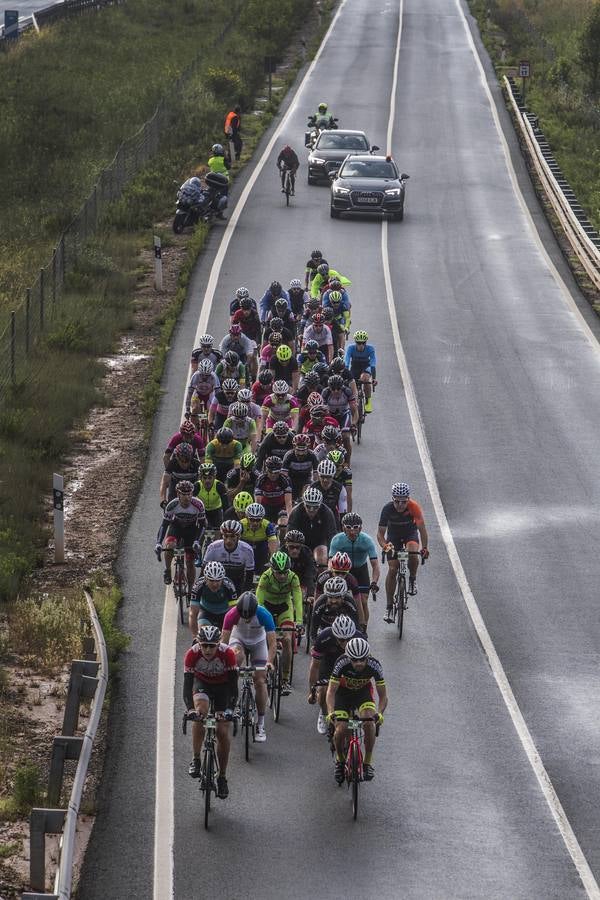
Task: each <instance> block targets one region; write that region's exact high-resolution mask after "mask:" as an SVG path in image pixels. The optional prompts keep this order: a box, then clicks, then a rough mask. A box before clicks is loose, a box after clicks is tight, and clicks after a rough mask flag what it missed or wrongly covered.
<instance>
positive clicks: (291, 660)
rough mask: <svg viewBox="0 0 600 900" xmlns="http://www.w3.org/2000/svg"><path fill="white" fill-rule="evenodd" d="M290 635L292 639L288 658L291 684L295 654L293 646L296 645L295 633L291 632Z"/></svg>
mask: <svg viewBox="0 0 600 900" xmlns="http://www.w3.org/2000/svg"><path fill="white" fill-rule="evenodd" d="M290 637H291V639H292V656H291V658H290V684H291V683H292V678H293V677H294V656H295V653H294V647H295V646H296V635H295V634H291V635H290Z"/></svg>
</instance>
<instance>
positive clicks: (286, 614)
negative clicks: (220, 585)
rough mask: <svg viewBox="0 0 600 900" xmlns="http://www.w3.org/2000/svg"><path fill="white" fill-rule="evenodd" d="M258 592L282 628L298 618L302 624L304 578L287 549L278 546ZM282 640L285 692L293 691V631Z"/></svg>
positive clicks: (259, 598)
mask: <svg viewBox="0 0 600 900" xmlns="http://www.w3.org/2000/svg"><path fill="white" fill-rule="evenodd" d="M256 596H257V598H258V602H259V603H260V605H261V606H264V607H265V608H266V609H268V611H269V612H270V613H271V615H272V616H273V618H274V619H275V624H276V625H277V627H278V628H284V627H290V626H293V625H294V623H295V622H296V623H298V624H299V625H302V591H301V590H300V581H299V579H298V576H297V575H296V574H295V572H292V571H291V563H290V558H289V556H288V555H287V553H284V552H283V550H278V551H277V552H276V553H274V554H273V556H272V557H271V559H270V560H269V568H268V569H266V571H265V572H263V574H262V575H261V576H260V579H259V582H258V585H257V588H256ZM281 642H282V650H283V653H282V658H281V664H282V670H283V690H282V693H283V694H284V695H287V694H289V693H291V687H290V671H291V665H292V650H293V645H292V639H291V632H289V631H285V632H284V633H283V635H282V638H281Z"/></svg>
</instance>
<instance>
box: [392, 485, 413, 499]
mask: <svg viewBox="0 0 600 900" xmlns="http://www.w3.org/2000/svg"><path fill="white" fill-rule="evenodd" d="M409 497H410V488H409V486H408V485H407V484H406V482H404V481H397V482H396V483H395V484H393V485H392V500H408V498H409Z"/></svg>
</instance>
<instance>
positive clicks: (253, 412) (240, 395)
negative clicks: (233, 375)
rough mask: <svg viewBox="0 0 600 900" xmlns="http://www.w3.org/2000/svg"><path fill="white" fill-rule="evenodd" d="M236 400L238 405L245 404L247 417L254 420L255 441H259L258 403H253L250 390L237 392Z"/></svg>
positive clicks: (259, 414)
mask: <svg viewBox="0 0 600 900" xmlns="http://www.w3.org/2000/svg"><path fill="white" fill-rule="evenodd" d="M237 400H238V403H245V404H246V406H247V407H248V415H249V416H250V418H251V419H254V423H255V425H256V440H257V441H260V438H261V434H262V409H261V407H260V406H259V405H258V403H254V402H253V400H252V391H251V390H250V388H247V387H245V388H240V389H239V391H238V392H237Z"/></svg>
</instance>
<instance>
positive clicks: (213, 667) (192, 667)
mask: <svg viewBox="0 0 600 900" xmlns="http://www.w3.org/2000/svg"><path fill="white" fill-rule="evenodd" d="M236 665H237V663H236V656H235V653H234V651H233V649H232V648H231V647H228V646H227V644H219V646H218V647H217V650H216V652H215V653H214V655H213V656H211V658H210V659H206V658H205V657H204V656H203V655H202V651H201V649H200V646H199V644H194V645H193V646H192V647H190V649H189V650H188V651H187V653H186V654H185V659H184V666H185V671H186V672H191V673H192V674H193V676H194V678H197V679H198V680H199V681H206V682H207V684H225V683H226V682H228V681H229V673H230V672H232V671H233V670H234V669H235V668H236Z"/></svg>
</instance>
